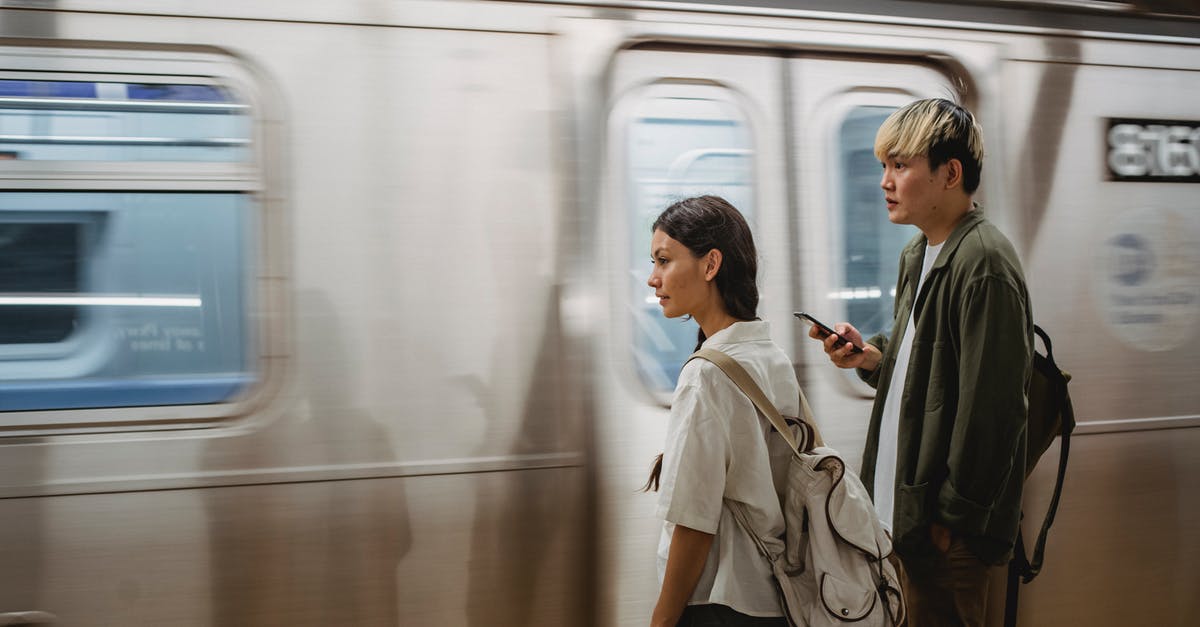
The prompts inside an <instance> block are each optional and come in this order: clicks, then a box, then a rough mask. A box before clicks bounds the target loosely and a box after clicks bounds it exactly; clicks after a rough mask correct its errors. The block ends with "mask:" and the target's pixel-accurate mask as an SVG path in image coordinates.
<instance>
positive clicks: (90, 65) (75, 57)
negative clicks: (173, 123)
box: [0, 45, 286, 437]
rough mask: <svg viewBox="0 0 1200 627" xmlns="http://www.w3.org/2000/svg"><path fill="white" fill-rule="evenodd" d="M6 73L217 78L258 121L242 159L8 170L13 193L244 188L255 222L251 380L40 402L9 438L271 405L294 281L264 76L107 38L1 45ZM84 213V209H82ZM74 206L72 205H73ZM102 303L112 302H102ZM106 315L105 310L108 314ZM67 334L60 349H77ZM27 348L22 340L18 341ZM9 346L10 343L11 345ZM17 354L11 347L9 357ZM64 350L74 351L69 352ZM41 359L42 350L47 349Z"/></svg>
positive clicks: (0, 416)
mask: <svg viewBox="0 0 1200 627" xmlns="http://www.w3.org/2000/svg"><path fill="white" fill-rule="evenodd" d="M0 78H3V79H17V80H43V81H86V82H119V83H134V82H136V83H151V84H153V83H164V84H195V85H213V86H219V87H221V88H222V89H225V90H228V91H229V92H230V93H231V94H232V95H233V96H234V100H235V102H236V103H238V104H240V105H244V106H245V107H246V114H247V116H248V118H247V119H248V121H249V124H250V128H249V145H248V146H247V159H246V160H245V161H239V162H188V161H178V162H170V161H128V162H119V161H57V160H38V161H8V162H5V163H4V168H2V169H0V190H3V191H5V192H47V193H55V192H85V193H86V192H130V193H154V192H175V193H195V192H226V193H231V194H237V195H242V196H243V197H244V198H246V201H247V202H248V204H249V205H250V209H249V211H250V212H251V213H250V214H249V215H250V218H249V219H250V220H251V223H252V224H253V225H254V228H253V229H252V231H251V232H248V233H246V234H245V235H246V241H247V244H248V246H247V248H246V249H245V253H246V255H247V257H246V258H247V259H248V260H250V261H249V263H248V264H247V265H246V267H244V268H242V272H243V275H242V280H241V288H242V296H243V298H244V301H243V302H244V303H245V307H244V309H243V311H242V312H241V313H242V316H243V318H242V323H243V324H244V327H245V333H246V338H247V340H246V345H245V346H244V347H243V350H244V351H245V352H244V354H243V359H244V363H245V364H246V365H245V368H246V372H248V373H253V381H252V382H251V383H250V384H249V385H247V387H246V388H245V389H243V390H241V391H240V392H239V393H237V394H235V395H234V396H233V397H231V398H229V399H226V400H224V401H217V402H213V403H204V404H190V405H146V406H121V407H98V408H87V409H37V410H9V411H2V412H0V437H9V436H19V435H31V434H36V435H47V434H52V435H57V434H74V433H96V432H112V431H118V432H121V431H159V430H163V429H194V428H202V427H211V426H214V425H218V424H223V423H226V422H228V421H229V420H232V419H236V418H239V417H243V416H246V415H247V414H249V413H251V412H252V411H254V410H256V409H257V408H259V407H260V406H262V405H263V404H264V403H265V402H266V400H267V399H269V398H270V396H272V395H273V393H274V392H276V391H277V390H278V388H279V387H280V385H281V382H280V380H279V376H278V375H279V372H280V371H281V363H282V362H281V361H280V358H281V356H282V355H283V354H284V350H283V346H284V333H283V326H284V325H283V324H281V323H280V322H279V321H278V318H279V316H278V312H280V311H282V310H283V306H284V305H285V304H286V292H285V291H284V289H283V286H284V281H283V279H284V278H285V277H284V275H283V272H282V271H281V270H282V263H281V259H280V257H279V251H277V250H276V248H277V246H275V245H273V243H274V242H278V239H279V238H278V234H279V232H280V230H281V229H282V227H283V223H282V217H281V216H282V211H281V207H282V204H283V199H282V198H281V196H280V194H279V193H278V192H275V193H267V190H270V189H274V190H278V189H279V186H278V184H277V181H278V176H279V174H278V171H279V169H280V168H279V167H278V166H277V163H276V161H277V158H273V157H272V154H271V153H272V152H273V151H271V150H270V148H269V147H271V146H277V145H278V143H279V140H278V138H277V136H276V133H278V130H277V128H278V126H279V124H270V123H268V120H278V119H279V116H278V114H277V113H276V112H277V111H278V107H277V106H275V105H274V104H273V102H272V99H271V98H270V94H271V93H272V90H271V89H270V85H269V84H267V83H265V82H264V81H263V79H262V77H261V76H260V75H258V74H256V73H255V72H253V71H252V69H251V68H249V67H246V66H245V65H243V64H242V63H240V62H239V61H237V60H236V59H235V58H234V57H233V56H232V55H226V54H222V53H220V52H214V51H212V49H210V48H204V49H198V48H197V49H193V48H171V49H167V50H147V49H136V50H135V49H118V48H113V47H110V46H108V45H105V46H99V47H94V48H89V47H86V46H80V47H72V48H59V47H39V46H3V47H0ZM80 211H82V210H80ZM68 213H69V212H68ZM100 309H103V308H100ZM100 315H101V316H103V313H100ZM84 339H86V338H77V337H74V336H72V337H68V338H66V339H65V340H64V342H63V343H61V344H58V345H57V347H56V348H59V349H61V351H63V352H60V351H56V350H55V349H50V348H48V347H49V346H54V345H47V344H41V345H38V346H39V350H43V351H49V352H46V353H44V354H50V353H51V352H59V354H69V353H70V349H71V347H72V346H74V344H73V342H76V341H79V342H82V341H83V340H84ZM10 346H14V347H15V346H19V345H10ZM6 348H8V347H6ZM13 352H14V351H9V355H10V357H9V358H10V359H11V358H12V357H11V354H12V353H13ZM64 352H65V353H64ZM39 357H40V356H39Z"/></svg>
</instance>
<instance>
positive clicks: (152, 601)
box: [0, 0, 1200, 627]
mask: <svg viewBox="0 0 1200 627" xmlns="http://www.w3.org/2000/svg"><path fill="white" fill-rule="evenodd" d="M934 96H942V97H948V98H953V99H956V100H958V101H960V102H963V103H964V104H966V105H967V106H968V107H970V108H971V109H972V110H974V111H975V112H976V113H977V115H978V118H979V119H980V121H981V123H982V124H983V127H984V131H985V138H986V155H987V156H986V159H985V164H984V174H983V184H982V187H981V190H980V194H979V196H978V199H979V201H980V202H981V204H982V205H983V206H984V207H985V210H986V211H987V213H988V216H989V217H990V219H991V220H992V221H994V222H995V223H997V224H998V225H999V226H1000V227H1001V228H1002V230H1004V231H1005V232H1006V233H1007V234H1008V235H1009V237H1010V238H1011V239H1012V241H1013V242H1014V244H1015V245H1016V247H1017V249H1018V251H1019V252H1020V254H1021V256H1022V259H1023V262H1024V264H1025V270H1026V274H1027V276H1028V279H1029V285H1030V292H1031V297H1032V301H1033V303H1032V304H1033V311H1034V317H1035V320H1036V321H1037V322H1038V323H1039V324H1040V325H1042V326H1043V327H1045V328H1046V329H1047V330H1048V331H1049V333H1050V334H1051V336H1052V337H1053V338H1054V342H1055V344H1054V348H1055V354H1056V356H1057V358H1058V360H1059V363H1060V364H1061V365H1063V366H1064V367H1065V368H1066V369H1067V370H1069V371H1070V372H1071V373H1072V375H1073V376H1074V380H1073V382H1072V388H1071V389H1072V395H1073V398H1074V402H1075V408H1076V413H1077V418H1078V420H1079V427H1078V429H1077V431H1076V434H1077V435H1076V437H1075V438H1074V440H1073V445H1072V449H1073V450H1072V453H1071V461H1070V469H1069V472H1068V474H1067V480H1066V486H1065V493H1064V497H1063V500H1062V505H1061V509H1060V511H1059V514H1058V518H1057V522H1056V524H1055V527H1054V529H1053V532H1052V535H1051V539H1050V544H1049V549H1048V556H1047V562H1046V567H1045V570H1044V571H1043V573H1042V574H1041V576H1040V577H1039V578H1038V579H1036V580H1035V581H1034V582H1033V583H1032V584H1030V585H1028V586H1025V587H1024V589H1023V590H1022V593H1021V606H1020V611H1019V620H1020V624H1022V625H1033V626H1037V625H1042V626H1051V625H1064V624H1079V625H1179V626H1182V625H1191V624H1194V623H1195V622H1196V620H1198V617H1200V596H1198V595H1197V591H1200V569H1198V568H1197V566H1196V564H1197V563H1200V491H1198V490H1197V486H1198V485H1200V455H1198V454H1197V451H1200V388H1198V387H1197V381H1200V365H1197V361H1196V359H1195V354H1196V353H1197V351H1198V350H1200V333H1198V329H1200V193H1198V192H1200V9H1198V8H1197V7H1196V5H1195V4H1194V3H1193V2H1188V1H1185V0H1142V1H1139V0H1127V1H1125V2H1110V1H1103V0H1058V1H1044V2H1035V1H1032V0H1030V1H1023V0H977V1H972V2H956V3H955V2H938V1H936V0H925V1H915V0H914V1H904V0H893V1H882V0H839V1H833V0H813V1H812V2H804V3H801V2H785V1H782V0H741V1H735V2H708V1H703V0H694V1H691V2H676V1H666V0H663V1H631V0H604V1H595V2H587V1H583V0H558V1H555V2H532V1H531V2H521V1H511V2H501V1H486V0H436V1H435V0H388V1H384V0H345V1H342V2H321V1H319V0H295V1H292V2H269V1H267V0H209V1H206V2H184V1H181V0H170V1H166V2H148V1H144V0H0V624H40V625H72V626H75V625H86V626H97V625H98V626H109V625H112V626H116V625H122V626H124V625H221V626H225V625H254V626H258V625H288V626H298V625H369V626H374V625H439V626H440V625H488V626H489V627H497V626H512V627H518V626H519V627H525V626H531V625H545V626H550V625H555V626H557V625H598V626H604V627H608V626H618V625H619V626H632V625H644V624H646V622H648V617H649V614H650V610H651V608H652V605H653V603H654V600H655V597H656V594H657V583H656V577H655V572H654V571H655V551H656V547H657V540H658V534H659V531H660V522H659V521H658V520H656V519H655V516H654V510H655V500H656V497H655V495H653V494H644V493H641V492H639V487H640V486H641V485H642V484H643V482H644V481H645V479H646V474H647V472H648V470H649V467H650V462H651V460H652V458H653V456H654V455H655V454H656V453H658V452H659V451H660V450H661V449H662V446H663V440H664V436H665V422H666V416H667V412H668V407H667V405H668V403H669V399H670V394H671V390H672V389H673V386H674V383H675V379H676V377H677V375H678V372H679V369H680V367H681V364H682V363H683V360H684V359H685V358H686V356H687V355H688V354H689V353H690V351H691V349H692V348H693V345H694V342H695V330H696V329H695V326H694V325H693V323H690V322H687V321H680V320H665V319H663V318H662V316H661V314H660V312H659V310H658V307H657V305H656V303H655V302H653V299H652V298H650V297H651V296H652V294H651V291H650V289H649V288H647V287H646V285H645V281H646V278H647V276H648V272H649V270H650V264H649V259H648V256H649V251H648V245H649V237H650V233H649V225H650V223H651V221H652V220H653V218H654V216H655V215H656V214H657V213H658V212H659V211H660V210H661V209H662V208H664V207H665V206H666V205H667V204H668V203H669V202H670V200H671V199H673V198H678V197H682V196H687V195H692V194H698V193H715V194H720V195H722V196H725V197H727V198H729V199H730V200H732V201H733V202H734V203H735V204H736V205H737V206H738V207H739V208H740V209H741V210H742V211H743V212H744V213H745V214H746V216H747V218H748V219H749V222H750V223H751V225H752V228H753V229H754V231H755V236H756V240H757V243H758V245H759V250H760V256H761V265H760V268H761V276H760V283H761V285H760V287H761V292H762V303H761V307H760V315H761V316H762V317H763V318H764V319H766V320H768V321H769V322H770V323H771V324H772V327H771V328H772V333H773V336H774V338H775V340H776V341H777V342H778V343H779V344H780V345H781V346H783V347H784V349H785V350H786V351H787V352H788V353H789V354H790V355H791V356H792V358H793V360H794V363H795V367H796V370H797V373H798V375H799V376H800V377H801V382H802V384H803V385H804V387H805V389H806V391H807V394H808V396H809V398H810V399H811V401H812V403H813V406H814V409H815V413H816V416H817V419H818V422H819V424H820V427H821V429H822V431H823V432H824V435H825V438H826V440H827V442H829V443H830V444H831V445H833V446H834V447H835V448H838V449H839V450H840V451H841V452H842V453H843V454H844V455H845V456H846V457H847V458H848V460H849V461H850V462H851V463H852V464H853V465H855V466H857V465H858V463H859V462H860V459H861V451H862V446H863V441H864V438H865V431H866V424H867V419H868V415H869V409H870V404H871V396H872V391H871V390H870V389H869V388H865V387H864V386H863V384H861V382H859V381H858V380H857V379H856V378H853V376H852V375H848V373H846V372H843V371H839V370H837V369H835V368H833V367H832V366H831V365H830V364H829V363H828V361H827V359H826V357H825V356H824V354H823V353H822V352H821V351H820V347H819V345H818V344H816V343H815V342H812V341H810V340H808V339H807V338H806V337H804V335H803V330H802V329H799V328H797V326H796V324H795V321H794V319H793V318H792V315H791V314H792V312H793V311H796V310H801V309H802V310H806V311H810V312H812V313H814V314H815V315H817V316H818V317H820V318H822V319H824V320H828V321H838V320H848V321H850V322H853V323H854V324H855V325H856V326H858V327H859V328H860V329H863V330H864V331H867V332H873V331H878V330H882V329H883V328H885V327H886V326H887V325H888V324H889V319H890V312H891V308H892V301H893V298H894V294H893V292H892V291H891V288H892V286H893V285H894V282H895V275H896V264H897V256H898V252H899V249H900V247H901V246H902V245H903V244H904V242H906V241H907V240H908V239H909V238H910V237H911V236H912V234H913V230H912V229H911V227H900V226H894V225H891V224H890V223H888V221H887V216H886V211H885V209H884V207H883V203H882V195H881V192H880V190H879V187H878V182H879V164H878V162H877V161H876V160H875V158H874V156H873V154H872V140H873V137H874V133H875V130H876V128H877V127H878V125H879V123H880V122H881V121H882V120H883V118H885V117H886V116H887V115H888V114H889V113H890V112H891V111H893V110H895V109H896V108H897V107H900V106H902V105H904V104H905V103H907V102H909V101H911V100H913V99H917V98H923V97H934ZM1056 450H1057V449H1056V448H1053V447H1052V449H1051V452H1049V453H1048V454H1047V455H1046V456H1045V457H1044V458H1043V460H1042V462H1041V464H1040V466H1039V467H1038V468H1037V469H1036V470H1035V472H1034V474H1033V476H1032V477H1031V478H1030V480H1029V483H1028V484H1027V497H1026V502H1025V509H1026V512H1027V518H1026V522H1025V525H1026V532H1027V535H1028V534H1029V533H1033V532H1036V528H1037V523H1039V522H1040V512H1041V511H1042V510H1043V508H1044V507H1045V505H1046V503H1047V501H1048V500H1049V492H1050V488H1051V487H1052V485H1053V481H1054V472H1053V471H1054V467H1055V462H1056V457H1057V453H1056V452H1055V451H1056ZM1001 592H1002V590H1001ZM993 614H994V616H993V618H998V616H999V611H998V609H997V610H995V611H993Z"/></svg>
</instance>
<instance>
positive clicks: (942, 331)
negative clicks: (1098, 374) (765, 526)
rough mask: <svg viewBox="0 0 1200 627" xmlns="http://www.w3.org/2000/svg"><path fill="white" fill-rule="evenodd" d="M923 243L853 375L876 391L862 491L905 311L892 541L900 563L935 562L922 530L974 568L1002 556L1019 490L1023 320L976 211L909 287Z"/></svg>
mask: <svg viewBox="0 0 1200 627" xmlns="http://www.w3.org/2000/svg"><path fill="white" fill-rule="evenodd" d="M925 246H926V239H925V236H924V235H918V236H917V237H916V238H914V239H913V240H912V242H910V243H909V244H908V246H906V247H905V249H904V251H903V252H902V253H901V254H900V276H899V279H898V282H897V286H896V305H895V318H894V320H893V323H892V330H891V333H890V337H888V336H887V335H884V334H880V335H876V336H875V337H872V338H871V339H870V340H868V341H869V343H871V344H873V345H874V346H875V347H876V348H878V349H879V350H880V351H881V352H882V353H883V361H881V362H880V364H879V366H878V367H876V368H875V370H873V371H870V372H868V371H865V370H859V371H858V374H859V376H860V377H862V378H863V380H865V381H866V382H867V383H869V384H870V385H871V386H872V387H875V388H876V389H877V391H878V392H877V395H876V398H875V406H874V409H873V410H872V412H871V424H870V430H869V432H868V434H867V443H866V450H865V452H864V454H863V471H862V481H863V483H864V484H865V485H866V486H868V488H873V486H874V485H875V460H876V456H877V453H878V451H879V447H880V446H883V445H888V446H891V445H892V443H881V442H880V441H879V426H880V422H881V419H882V415H883V407H884V402H885V401H886V396H887V394H888V388H889V385H890V382H891V379H892V373H893V372H894V371H895V369H896V368H897V367H904V366H905V365H904V364H896V363H895V362H896V352H897V350H898V349H899V347H900V341H901V335H902V334H903V333H904V331H905V328H906V327H907V326H908V317H909V312H910V311H914V307H915V318H914V330H915V335H914V336H913V343H912V354H911V359H910V361H909V363H908V364H907V367H908V376H907V378H906V381H905V385H904V396H903V398H902V399H901V403H900V423H899V434H898V442H896V443H895V445H896V446H897V449H896V494H895V501H894V502H895V511H894V515H893V530H892V531H893V536H894V540H895V544H896V550H897V551H898V552H899V553H900V554H901V555H902V556H904V557H905V558H906V559H920V558H921V557H930V556H932V555H934V553H933V544H932V541H931V539H930V535H929V525H930V523H932V522H937V523H940V524H942V525H944V526H946V527H948V528H949V529H950V530H951V532H953V533H954V534H956V535H958V536H961V537H963V538H964V539H965V540H966V542H967V544H968V546H969V547H970V548H971V550H972V551H973V552H974V553H975V554H976V555H977V556H978V557H979V558H980V559H981V560H983V561H985V562H987V563H990V564H1000V563H1003V562H1004V561H1006V560H1007V559H1008V558H1009V557H1010V556H1011V554H1012V547H1013V543H1014V542H1015V539H1016V535H1017V529H1018V524H1019V522H1020V512H1021V488H1022V482H1023V481H1024V479H1025V411H1026V392H1027V385H1028V381H1029V376H1030V368H1031V363H1032V357H1033V356H1032V351H1033V318H1032V315H1031V313H1030V307H1029V295H1028V293H1027V291H1026V288H1025V279H1024V274H1023V272H1022V270H1021V263H1020V260H1019V259H1018V258H1017V254H1016V251H1015V250H1014V249H1013V247H1012V244H1011V243H1010V242H1009V241H1008V239H1007V238H1005V237H1004V235H1002V234H1001V233H1000V231H999V230H997V229H996V227H995V226H993V225H992V224H991V223H990V222H988V221H987V220H985V219H984V218H983V215H982V213H981V211H980V210H979V209H978V208H975V209H973V210H972V211H969V212H968V213H967V214H966V216H965V217H963V219H962V220H961V221H960V222H959V224H958V226H957V227H955V229H954V232H953V233H952V234H951V235H950V237H949V238H948V239H947V240H946V243H945V245H944V246H943V247H942V250H941V253H940V254H939V255H938V258H937V260H936V262H935V263H934V265H933V267H932V268H931V269H930V270H929V275H928V276H927V277H926V279H925V283H924V285H922V286H921V292H920V293H919V294H917V293H915V292H916V288H917V284H918V282H919V279H920V273H921V265H922V259H923V257H924V255H925Z"/></svg>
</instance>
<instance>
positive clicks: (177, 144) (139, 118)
mask: <svg viewBox="0 0 1200 627" xmlns="http://www.w3.org/2000/svg"><path fill="white" fill-rule="evenodd" d="M250 128H251V123H250V119H249V115H248V107H247V106H246V105H245V104H242V103H239V102H236V101H235V100H234V99H233V97H232V95H231V94H230V93H229V92H228V91H227V90H225V89H223V88H221V87H217V86H213V85H201V84H171V83H121V82H85V81H60V80H22V79H0V158H7V159H21V160H34V161H45V160H52V161H166V162H179V161H190V162H198V161H206V162H237V161H246V160H248V159H249V151H248V150H249V144H250Z"/></svg>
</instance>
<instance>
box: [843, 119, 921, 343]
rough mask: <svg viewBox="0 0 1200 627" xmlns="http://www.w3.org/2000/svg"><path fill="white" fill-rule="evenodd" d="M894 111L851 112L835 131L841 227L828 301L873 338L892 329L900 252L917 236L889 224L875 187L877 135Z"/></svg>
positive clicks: (876, 184) (877, 166) (877, 188)
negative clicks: (841, 306) (837, 257)
mask: <svg viewBox="0 0 1200 627" xmlns="http://www.w3.org/2000/svg"><path fill="white" fill-rule="evenodd" d="M893 111H895V108H892V107H883V106H859V107H854V108H852V109H850V111H849V112H848V113H847V114H846V116H845V118H843V120H842V123H841V126H840V127H839V128H838V130H837V136H836V137H837V141H836V142H835V143H836V150H837V165H836V168H835V169H834V171H833V175H834V181H833V185H834V187H835V188H836V189H838V190H839V194H838V196H839V199H840V202H839V203H838V204H839V205H840V218H841V223H842V228H841V233H840V235H839V236H838V239H839V242H840V244H841V245H840V247H839V249H840V255H839V257H840V258H839V263H837V264H835V265H834V266H833V272H834V273H835V275H836V276H834V277H833V283H832V285H834V286H836V287H834V289H833V290H832V291H831V292H830V293H829V298H830V299H831V300H833V301H835V302H841V303H842V305H843V306H844V310H845V313H846V320H848V321H849V322H850V324H853V325H854V326H855V327H856V328H857V329H859V330H860V331H862V333H863V335H864V336H867V337H869V336H871V335H874V334H875V333H878V332H880V331H884V330H886V329H887V328H888V327H890V325H891V322H892V305H893V303H894V302H895V299H896V293H895V292H896V290H895V285H896V274H897V273H898V272H899V271H900V251H901V250H902V249H903V248H904V246H905V245H906V244H907V243H908V242H909V240H911V239H912V238H913V236H914V235H916V234H917V229H916V228H915V227H900V226H897V225H894V224H892V223H891V222H889V221H888V218H887V212H886V211H884V210H883V208H882V206H883V192H882V191H880V189H879V177H880V171H879V160H878V159H876V158H875V151H874V145H875V132H876V131H877V130H879V126H880V125H881V124H883V121H884V120H885V119H886V118H887V116H888V115H891V113H892V112H893Z"/></svg>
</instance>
